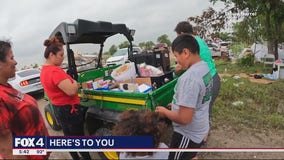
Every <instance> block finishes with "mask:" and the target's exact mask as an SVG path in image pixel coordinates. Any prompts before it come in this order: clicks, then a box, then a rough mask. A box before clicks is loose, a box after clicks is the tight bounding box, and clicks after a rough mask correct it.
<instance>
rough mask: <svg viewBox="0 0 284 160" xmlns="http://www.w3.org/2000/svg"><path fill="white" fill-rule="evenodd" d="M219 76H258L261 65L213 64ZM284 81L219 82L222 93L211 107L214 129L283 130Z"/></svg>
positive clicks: (241, 79) (227, 78) (240, 79)
mask: <svg viewBox="0 0 284 160" xmlns="http://www.w3.org/2000/svg"><path fill="white" fill-rule="evenodd" d="M216 66H217V70H218V71H219V73H222V72H224V71H225V68H227V69H226V71H227V73H231V74H238V73H248V74H252V73H261V72H262V69H263V65H262V64H254V65H253V66H252V67H242V66H239V65H237V64H232V63H231V62H226V61H216ZM283 88H284V80H278V81H276V82H274V83H272V84H259V83H253V82H250V81H249V80H248V79H246V78H239V79H234V78H233V77H224V78H222V83H221V89H220V93H219V96H218V97H217V99H216V101H215V104H214V107H213V127H214V126H215V127H216V126H219V125H224V124H225V125H230V126H233V127H236V128H240V127H248V128H251V129H259V128H262V129H284V116H283V115H284V100H283V96H284V92H283Z"/></svg>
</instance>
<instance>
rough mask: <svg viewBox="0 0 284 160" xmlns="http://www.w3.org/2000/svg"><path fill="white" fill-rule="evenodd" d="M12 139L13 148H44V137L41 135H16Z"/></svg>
mask: <svg viewBox="0 0 284 160" xmlns="http://www.w3.org/2000/svg"><path fill="white" fill-rule="evenodd" d="M13 139H14V141H13V142H14V143H13V147H14V148H45V137H42V136H16V137H13Z"/></svg>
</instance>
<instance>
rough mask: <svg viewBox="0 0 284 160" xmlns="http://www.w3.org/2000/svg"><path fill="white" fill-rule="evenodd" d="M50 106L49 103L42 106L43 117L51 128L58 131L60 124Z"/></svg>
mask: <svg viewBox="0 0 284 160" xmlns="http://www.w3.org/2000/svg"><path fill="white" fill-rule="evenodd" d="M50 107H51V106H50V105H49V104H48V105H46V106H45V107H44V115H45V119H46V121H47V123H48V124H49V126H50V127H51V128H52V129H53V130H55V131H59V130H60V129H61V126H60V124H59V123H58V121H57V120H56V117H55V114H54V112H53V110H52V109H51V108H50Z"/></svg>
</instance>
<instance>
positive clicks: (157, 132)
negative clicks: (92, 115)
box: [113, 110, 169, 160]
mask: <svg viewBox="0 0 284 160" xmlns="http://www.w3.org/2000/svg"><path fill="white" fill-rule="evenodd" d="M163 125H164V122H161V121H160V120H159V115H158V114H157V113H155V112H152V111H149V110H141V111H136V110H129V111H125V112H123V113H121V115H120V120H119V121H118V122H117V123H116V125H115V126H114V128H113V135H115V136H153V140H154V148H168V146H167V145H166V144H164V143H161V142H160V140H161V135H162V134H161V133H162V130H163ZM168 155H169V153H168V152H122V153H120V155H119V158H120V159H121V160H123V159H168Z"/></svg>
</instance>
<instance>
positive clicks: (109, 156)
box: [95, 127, 119, 160]
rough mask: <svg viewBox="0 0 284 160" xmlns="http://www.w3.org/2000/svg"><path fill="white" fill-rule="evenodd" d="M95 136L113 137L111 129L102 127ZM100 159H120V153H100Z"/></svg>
mask: <svg viewBox="0 0 284 160" xmlns="http://www.w3.org/2000/svg"><path fill="white" fill-rule="evenodd" d="M95 135H97V136H111V129H110V128H106V127H102V128H99V129H98V130H97V131H96V132H95ZM98 154H99V156H100V158H101V159H102V160H114V159H119V153H118V152H98Z"/></svg>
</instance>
